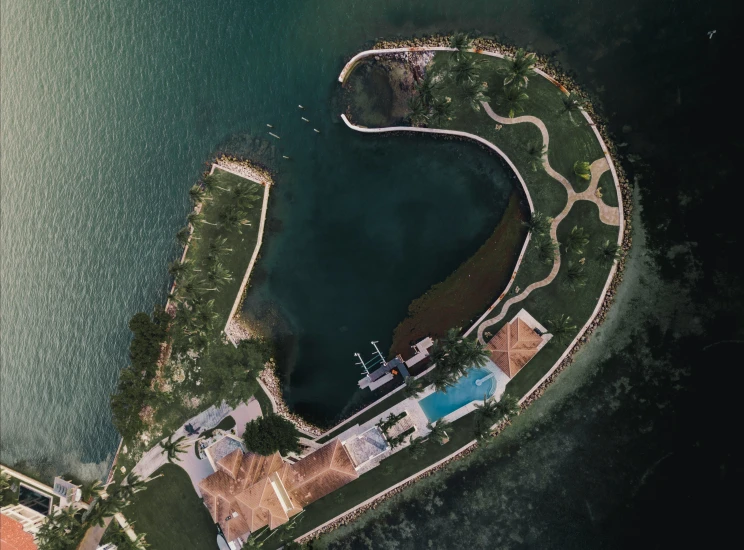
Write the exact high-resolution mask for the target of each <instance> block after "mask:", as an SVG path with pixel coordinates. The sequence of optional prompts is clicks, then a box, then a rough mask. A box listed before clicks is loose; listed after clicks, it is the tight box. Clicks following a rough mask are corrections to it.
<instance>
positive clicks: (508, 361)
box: [486, 317, 543, 378]
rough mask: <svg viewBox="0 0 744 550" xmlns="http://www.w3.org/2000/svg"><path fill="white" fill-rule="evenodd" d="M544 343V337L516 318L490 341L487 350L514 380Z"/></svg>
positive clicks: (494, 360)
mask: <svg viewBox="0 0 744 550" xmlns="http://www.w3.org/2000/svg"><path fill="white" fill-rule="evenodd" d="M542 341H543V338H542V336H540V335H539V334H537V333H536V332H535V331H534V330H533V329H532V328H531V327H530V326H529V325H528V324H527V323H525V322H524V321H523V320H522V319H520V318H519V317H515V318H514V319H512V320H511V322H509V323H507V324H505V325H504V326H503V327H501V330H500V331H498V332H497V333H496V336H494V337H493V338H491V339H490V340H489V341H488V344H486V349H488V350H489V351H490V352H491V359H492V360H493V362H494V363H495V364H496V366H497V367H499V368H500V369H501V370H502V371H504V372H505V373H506V375H507V376H508V377H509V378H512V377H514V375H515V374H517V373H518V372H519V371H520V370H521V369H522V367H524V366H525V365H526V364H527V363H528V362H529V361H530V359H532V358H533V357H534V356H535V355H536V354H537V352H538V348H539V346H540V344H542Z"/></svg>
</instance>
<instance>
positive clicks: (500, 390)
mask: <svg viewBox="0 0 744 550" xmlns="http://www.w3.org/2000/svg"><path fill="white" fill-rule="evenodd" d="M482 368H483V369H485V370H488V371H491V372H492V373H493V378H494V380H495V381H496V389H495V390H494V392H493V395H492V397H495V398H496V401H498V400H500V399H501V396H502V395H503V394H504V390H506V385H507V384H508V383H509V380H510V379H509V377H508V376H507V375H506V373H504V371H502V370H501V369H500V368H498V367H497V366H496V364H495V363H494V362H493V361H490V360H489V361H488V363H487V364H486V365H485V366H483V367H482ZM433 393H436V390H435V389H434V386H433V385H431V386H429V387H427V388H426V389H425V390H424V391H423V392H421V393H420V394H419V396H418V398H417V401H421V400H422V399H425V398H426V397H429V396H430V395H432V394H433ZM482 402H483V400H482V399H476V400H474V401H471V402H470V403H468V404H466V405H463V406H462V407H460V408H459V409H456V410H454V411H452V412H451V413H449V414H448V415H445V416H444V417H442V418H444V419H445V420H446V421H448V422H454V421H455V420H457V419H458V418H462V417H463V416H465V415H466V414H468V413H471V412H473V411H474V410H475V406H476V405H477V404H479V403H482ZM422 412H423V409H422ZM424 416H426V414H424Z"/></svg>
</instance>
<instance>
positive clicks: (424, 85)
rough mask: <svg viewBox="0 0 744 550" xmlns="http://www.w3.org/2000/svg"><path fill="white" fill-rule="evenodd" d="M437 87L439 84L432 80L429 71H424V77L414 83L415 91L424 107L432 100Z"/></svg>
mask: <svg viewBox="0 0 744 550" xmlns="http://www.w3.org/2000/svg"><path fill="white" fill-rule="evenodd" d="M438 89H439V84H438V83H436V82H434V79H433V78H432V76H431V73H426V74H425V75H424V78H422V79H421V80H419V81H418V83H417V84H416V91H417V92H418V96H419V98H421V101H422V103H423V104H424V106H425V107H429V106H430V105H431V104H432V103H433V102H434V95H435V93H436V91H437V90H438Z"/></svg>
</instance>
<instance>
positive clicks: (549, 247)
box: [534, 235, 558, 265]
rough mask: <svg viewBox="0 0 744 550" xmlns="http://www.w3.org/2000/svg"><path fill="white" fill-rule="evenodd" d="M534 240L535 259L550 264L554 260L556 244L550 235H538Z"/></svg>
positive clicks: (556, 251)
mask: <svg viewBox="0 0 744 550" xmlns="http://www.w3.org/2000/svg"><path fill="white" fill-rule="evenodd" d="M534 242H535V244H534V246H535V250H536V251H537V259H538V261H540V263H543V264H548V265H550V264H552V263H553V262H555V256H556V254H557V253H558V244H557V243H556V242H555V241H554V240H553V239H552V238H550V236H548V235H543V236H540V237H539V238H537V239H535V241H534Z"/></svg>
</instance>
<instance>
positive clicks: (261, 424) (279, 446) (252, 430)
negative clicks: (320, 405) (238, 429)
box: [243, 414, 301, 456]
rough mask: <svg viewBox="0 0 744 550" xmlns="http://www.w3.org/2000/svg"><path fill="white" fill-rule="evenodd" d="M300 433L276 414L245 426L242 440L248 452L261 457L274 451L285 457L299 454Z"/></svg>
mask: <svg viewBox="0 0 744 550" xmlns="http://www.w3.org/2000/svg"><path fill="white" fill-rule="evenodd" d="M299 437H300V432H298V431H297V428H295V425H294V424H292V423H291V422H290V421H289V420H286V419H285V418H282V417H281V416H279V415H276V414H269V415H267V416H262V417H260V418H257V419H255V420H252V421H250V422H248V424H246V425H245V433H244V434H243V439H244V440H245V446H246V448H247V449H248V450H249V451H252V452H254V453H258V454H260V455H263V456H267V455H270V454H272V453H274V452H276V451H279V452H280V453H281V454H283V455H286V454H287V453H290V452H299V451H300V449H301V446H300V441H299Z"/></svg>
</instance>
